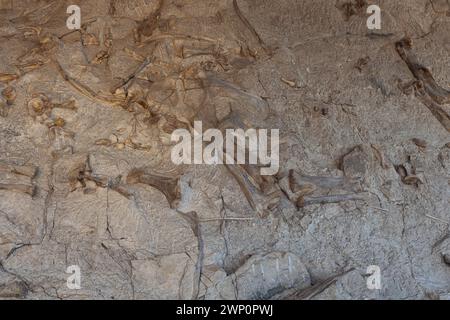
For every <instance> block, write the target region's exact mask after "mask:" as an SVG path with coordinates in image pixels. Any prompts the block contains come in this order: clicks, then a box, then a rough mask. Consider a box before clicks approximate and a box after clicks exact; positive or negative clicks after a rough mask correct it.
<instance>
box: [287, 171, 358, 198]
mask: <svg viewBox="0 0 450 320" xmlns="http://www.w3.org/2000/svg"><path fill="white" fill-rule="evenodd" d="M289 184H290V187H291V190H292V192H294V193H295V192H297V191H298V190H297V189H298V188H299V186H301V185H304V184H313V185H315V186H316V187H318V188H322V189H342V190H347V191H353V192H354V191H356V189H357V187H358V180H355V179H349V178H347V177H320V176H308V175H302V174H299V173H297V172H295V171H294V170H291V171H290V172H289Z"/></svg>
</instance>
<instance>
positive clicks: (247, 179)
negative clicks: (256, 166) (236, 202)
mask: <svg viewBox="0 0 450 320" xmlns="http://www.w3.org/2000/svg"><path fill="white" fill-rule="evenodd" d="M226 168H227V169H228V170H229V171H230V173H231V174H232V175H233V177H234V178H235V179H236V181H237V182H238V184H239V186H240V187H241V190H242V192H243V193H244V195H245V197H246V198H247V201H248V203H249V204H250V206H251V207H252V209H253V210H255V211H256V212H257V213H258V215H259V216H260V217H261V218H265V217H267V216H268V215H269V214H270V212H271V211H272V210H273V209H274V208H275V207H276V206H277V204H278V203H279V201H280V198H281V197H280V193H279V192H277V191H274V192H272V193H270V194H267V195H266V194H264V193H263V192H262V191H261V190H260V189H259V187H257V184H256V182H255V181H254V179H253V178H252V177H251V176H250V175H249V174H248V173H247V171H245V169H244V168H243V167H242V166H240V165H226Z"/></svg>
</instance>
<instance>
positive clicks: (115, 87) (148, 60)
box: [110, 57, 152, 93]
mask: <svg viewBox="0 0 450 320" xmlns="http://www.w3.org/2000/svg"><path fill="white" fill-rule="evenodd" d="M151 62H152V60H151V59H150V57H147V58H145V60H144V61H143V62H142V63H141V64H140V65H139V66H138V67H137V68H136V70H135V71H134V72H133V73H132V74H130V75H129V76H128V77H127V78H126V79H125V80H123V81H121V82H120V83H119V84H118V85H116V86H114V87H113V88H111V90H110V92H111V93H114V92H116V90H117V89H119V88H122V87H125V86H127V85H128V83H129V82H130V81H131V80H133V79H135V78H136V76H137V75H138V74H139V73H140V72H141V71H142V70H144V69H145V68H146V67H147V66H148V65H149V64H150V63H151Z"/></svg>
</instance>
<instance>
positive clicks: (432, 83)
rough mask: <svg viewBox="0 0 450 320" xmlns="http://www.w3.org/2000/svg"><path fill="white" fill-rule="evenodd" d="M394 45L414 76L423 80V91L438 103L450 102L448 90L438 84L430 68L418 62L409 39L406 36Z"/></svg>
mask: <svg viewBox="0 0 450 320" xmlns="http://www.w3.org/2000/svg"><path fill="white" fill-rule="evenodd" d="M395 47H396V49H397V52H398V54H399V55H400V57H401V58H402V59H403V61H405V63H406V65H407V66H408V68H409V70H410V71H411V73H412V74H413V75H414V77H415V78H416V79H417V80H419V81H422V82H423V84H424V89H425V92H426V93H427V94H428V95H430V97H431V98H432V99H433V100H434V101H435V102H436V103H438V104H445V103H450V91H448V90H446V89H444V88H442V87H441V86H439V85H438V84H437V83H436V80H434V78H433V75H432V74H431V72H430V70H429V69H428V68H426V67H424V66H423V65H422V64H420V63H419V61H418V59H417V57H416V56H415V55H414V53H412V52H411V49H412V42H411V40H410V39H407V38H406V39H403V40H400V41H399V42H397V43H396V44H395Z"/></svg>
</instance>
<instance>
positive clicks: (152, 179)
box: [127, 169, 181, 208]
mask: <svg viewBox="0 0 450 320" xmlns="http://www.w3.org/2000/svg"><path fill="white" fill-rule="evenodd" d="M178 181H179V177H168V176H163V175H161V174H155V173H146V172H144V171H143V170H141V169H134V170H132V171H131V172H130V173H129V174H128V176H127V183H129V184H137V183H143V184H147V185H149V186H152V187H154V188H156V189H158V190H159V191H161V192H162V193H163V194H164V196H165V197H166V199H167V201H168V202H169V205H170V207H171V208H177V206H178V203H179V202H180V199H181V192H180V187H179V185H178Z"/></svg>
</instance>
